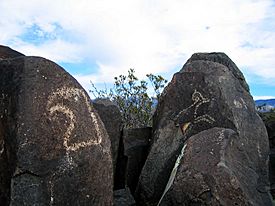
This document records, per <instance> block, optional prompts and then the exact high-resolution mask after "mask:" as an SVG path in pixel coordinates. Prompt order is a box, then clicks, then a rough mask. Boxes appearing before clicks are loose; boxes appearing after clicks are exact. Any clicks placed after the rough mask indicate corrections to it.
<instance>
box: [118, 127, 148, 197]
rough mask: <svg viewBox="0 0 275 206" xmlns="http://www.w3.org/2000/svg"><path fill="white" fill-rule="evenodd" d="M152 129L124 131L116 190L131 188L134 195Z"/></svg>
mask: <svg viewBox="0 0 275 206" xmlns="http://www.w3.org/2000/svg"><path fill="white" fill-rule="evenodd" d="M151 132H152V128H151V127H146V128H133V129H124V130H123V135H122V138H121V143H120V154H119V158H118V162H117V171H116V178H115V188H118V189H122V188H125V186H127V187H129V189H130V191H131V193H132V194H134V193H135V189H136V186H137V183H138V179H139V175H140V172H141V170H142V167H143V165H144V163H145V160H146V158H147V155H148V150H149V146H150V139H151Z"/></svg>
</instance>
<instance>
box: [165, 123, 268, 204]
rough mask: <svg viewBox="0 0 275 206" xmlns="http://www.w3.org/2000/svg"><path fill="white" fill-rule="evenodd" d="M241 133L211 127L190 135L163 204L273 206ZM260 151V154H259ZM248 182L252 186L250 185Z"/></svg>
mask: <svg viewBox="0 0 275 206" xmlns="http://www.w3.org/2000/svg"><path fill="white" fill-rule="evenodd" d="M239 143H240V142H239V136H238V133H237V132H235V131H233V130H231V129H225V128H212V129H209V130H205V131H203V132H200V133H198V134H196V135H194V136H192V137H190V138H189V139H188V140H187V141H186V143H185V149H184V152H183V157H182V159H181V161H180V165H179V166H178V170H177V173H176V174H177V175H176V177H175V179H174V182H173V185H172V186H171V188H170V189H169V191H168V193H167V194H166V195H165V196H164V198H163V200H162V201H161V204H160V205H163V206H166V205H186V206H189V205H217V206H218V205H242V206H245V205H247V206H248V205H270V202H269V201H267V200H268V198H255V197H254V195H257V196H258V197H261V196H262V194H261V193H262V192H263V193H265V190H266V188H265V187H264V185H260V184H258V182H257V181H255V180H257V178H258V174H257V173H256V172H255V170H254V169H253V168H254V165H253V163H251V162H250V161H251V160H250V158H249V157H248V156H247V154H246V148H245V146H244V145H242V144H239ZM260 152H261V151H259V154H258V155H260ZM248 185H249V187H247V186H248Z"/></svg>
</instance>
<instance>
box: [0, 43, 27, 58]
mask: <svg viewBox="0 0 275 206" xmlns="http://www.w3.org/2000/svg"><path fill="white" fill-rule="evenodd" d="M20 56H24V54H21V53H20V52H18V51H15V50H13V49H11V48H9V47H7V46H3V45H0V60H3V59H8V58H15V57H20Z"/></svg>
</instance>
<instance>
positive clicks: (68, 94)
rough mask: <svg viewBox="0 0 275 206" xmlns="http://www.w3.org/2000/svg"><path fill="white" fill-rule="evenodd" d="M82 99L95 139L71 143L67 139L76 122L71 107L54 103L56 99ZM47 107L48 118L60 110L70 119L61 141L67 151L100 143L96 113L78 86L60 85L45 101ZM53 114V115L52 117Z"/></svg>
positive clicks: (100, 136)
mask: <svg viewBox="0 0 275 206" xmlns="http://www.w3.org/2000/svg"><path fill="white" fill-rule="evenodd" d="M81 98H82V99H83V100H84V103H85V104H86V106H87V109H88V112H89V114H90V117H91V119H92V122H93V124H94V126H95V129H96V133H97V134H96V140H93V139H90V140H88V141H86V142H79V143H73V144H71V145H69V144H68V142H69V139H70V137H71V134H72V132H73V130H74V128H75V123H76V116H75V114H74V112H73V109H71V108H69V107H68V106H66V105H64V103H55V102H57V101H58V100H59V101H60V100H65V99H68V100H72V99H73V100H75V101H78V100H79V99H81ZM47 109H48V111H49V113H50V118H49V119H50V120H54V119H55V116H53V114H54V113H56V112H61V113H63V114H64V115H66V116H67V117H68V119H69V121H70V123H69V126H68V128H67V130H66V132H65V134H64V141H63V146H64V147H65V149H66V150H67V151H77V150H78V149H80V148H83V147H88V146H91V145H97V144H100V143H101V141H102V133H101V131H100V128H99V123H98V121H97V118H96V115H95V114H94V112H93V109H92V107H91V104H90V101H89V99H88V98H87V96H86V95H85V93H84V92H83V91H82V90H81V89H78V88H67V87H62V88H60V89H57V91H55V92H53V93H52V95H51V96H50V97H49V99H48V103H47ZM52 116H53V117H52Z"/></svg>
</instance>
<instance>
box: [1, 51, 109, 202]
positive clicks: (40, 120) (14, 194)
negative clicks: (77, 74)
mask: <svg viewBox="0 0 275 206" xmlns="http://www.w3.org/2000/svg"><path fill="white" fill-rule="evenodd" d="M0 105H1V106H0V143H1V145H0V146H1V148H0V152H1V153H0V161H1V162H0V172H1V174H0V177H1V180H4V181H1V182H0V188H1V199H0V205H3V206H5V205H14V206H15V205H18V206H19V205H110V206H111V205H112V202H113V200H112V198H113V193H112V158H111V149H110V140H109V137H108V134H107V132H106V130H105V128H104V125H103V123H102V121H101V119H100V118H99V116H98V114H97V112H96V111H95V109H94V108H93V105H92V104H91V101H90V99H89V96H88V95H87V93H86V92H85V91H84V89H83V88H82V87H81V86H80V85H79V84H78V82H77V81H76V80H75V79H74V78H73V77H72V76H71V75H69V74H68V73H67V72H66V71H65V70H64V69H62V68H61V67H60V66H58V65H57V64H55V63H53V62H51V61H49V60H46V59H44V58H39V57H24V56H23V57H18V58H13V59H8V60H1V61H0ZM2 191H3V192H4V193H2Z"/></svg>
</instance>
